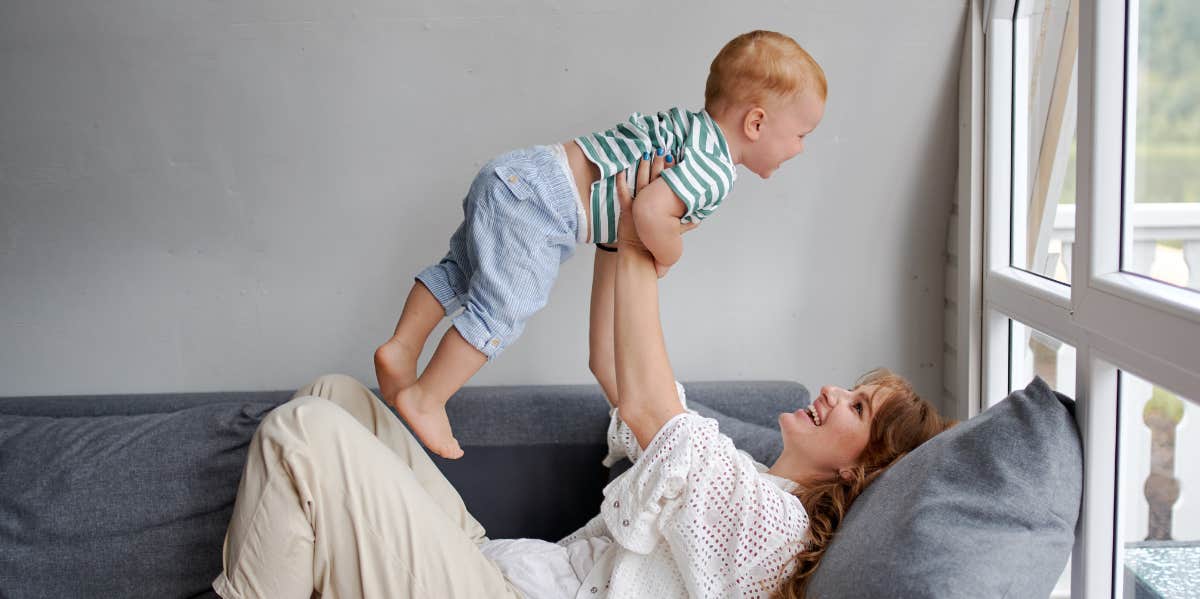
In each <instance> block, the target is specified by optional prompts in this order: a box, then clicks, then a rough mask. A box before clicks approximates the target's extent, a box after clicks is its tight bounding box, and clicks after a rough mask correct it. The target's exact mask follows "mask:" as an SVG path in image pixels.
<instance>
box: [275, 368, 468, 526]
mask: <svg viewBox="0 0 1200 599" xmlns="http://www.w3.org/2000/svg"><path fill="white" fill-rule="evenodd" d="M305 395H315V396H317V397H323V398H325V399H328V400H330V401H332V402H333V403H335V404H337V405H339V406H341V407H342V409H344V410H346V412H348V413H349V414H350V415H351V416H353V417H354V419H355V420H357V421H358V422H359V424H362V425H363V426H364V427H365V428H366V429H367V430H368V431H370V432H371V434H373V435H375V437H376V438H377V439H379V441H380V442H381V443H383V444H384V445H386V446H387V447H388V448H389V449H391V450H392V451H393V452H394V453H395V454H396V455H397V456H399V457H400V459H401V460H403V461H404V463H406V464H408V466H409V468H410V469H411V470H412V473H413V476H415V477H416V479H417V482H419V483H420V484H421V486H422V487H424V489H425V491H426V492H428V493H429V495H430V496H432V497H433V498H434V499H435V500H436V501H437V504H438V505H439V506H441V509H442V511H443V512H445V513H446V515H448V516H449V517H450V518H451V519H452V520H454V521H455V522H456V523H457V524H458V526H459V528H461V529H462V530H463V531H464V532H466V533H467V536H469V537H471V539H472V540H474V541H475V543H477V544H478V543H482V542H484V541H486V540H487V536H486V532H485V531H484V528H483V526H482V525H481V524H479V522H478V521H477V520H475V518H474V517H473V516H471V513H470V512H468V511H467V506H466V505H465V504H464V503H463V500H462V497H461V496H460V495H459V494H458V491H457V490H456V489H455V488H454V485H452V484H450V481H448V480H446V476H445V475H443V474H442V471H441V470H439V469H438V467H437V466H435V465H434V463H433V460H431V459H429V455H428V454H427V453H425V450H424V448H422V447H421V443H420V442H419V441H417V439H416V437H413V435H412V433H411V432H409V430H408V429H407V428H405V427H404V425H403V424H402V423H401V422H400V419H399V418H397V417H396V415H395V414H393V413H392V412H391V410H389V409H388V408H387V406H386V405H385V404H384V403H383V401H382V400H380V399H379V398H378V397H376V396H375V394H374V393H372V392H371V390H370V389H368V388H367V387H366V386H365V385H363V384H362V383H360V382H359V381H358V380H357V379H355V378H354V377H350V376H346V375H344V374H327V375H324V376H321V377H319V378H317V380H315V381H313V382H312V383H311V384H309V385H306V386H304V387H302V388H300V390H298V391H296V395H295V396H293V399H295V398H296V397H303V396H305Z"/></svg>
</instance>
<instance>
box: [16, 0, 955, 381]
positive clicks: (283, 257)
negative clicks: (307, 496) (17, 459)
mask: <svg viewBox="0 0 1200 599" xmlns="http://www.w3.org/2000/svg"><path fill="white" fill-rule="evenodd" d="M964 6H965V0H938V1H928V0H921V1H911V0H910V1H904V2H876V1H865V0H860V1H853V2H837V3H833V2H825V1H821V0H810V1H803V2H794V1H788V2H784V1H776V2H762V3H753V4H741V3H733V2H725V3H720V4H714V5H711V6H701V5H697V4H696V3H692V2H681V1H677V0H672V1H668V2H655V3H641V4H637V5H632V4H625V3H621V4H620V5H619V6H597V5H596V4H595V3H579V4H578V5H574V4H570V3H561V2H546V3H542V2H521V1H507V2H483V1H479V0H454V1H447V2H438V3H434V2H422V3H408V2H393V3H385V2H369V1H365V0H353V1H350V2H336V3H335V2H314V1H288V2H265V1H261V0H260V1H248V2H240V3H239V2H228V1H216V2H158V1H150V0H143V1H135V0H116V1H109V2H92V1H83V0H38V1H33V0H6V1H5V2H3V3H0V90H3V91H2V92H0V307H2V310H0V338H2V339H3V340H4V341H3V343H2V344H0V380H2V381H4V383H5V385H4V389H3V390H2V391H0V395H20V394H57V393H104V392H140V391H172V390H218V389H271V388H288V387H295V386H298V385H300V384H301V383H304V382H305V381H306V380H308V379H311V378H312V377H314V376H315V375H317V374H320V373H324V372H329V371H341V372H346V373H349V374H352V375H355V376H358V377H361V378H362V379H364V380H368V381H370V382H371V383H372V384H373V383H374V373H373V370H372V367H371V354H372V351H373V350H374V348H375V346H376V345H377V344H378V343H379V342H381V341H383V340H384V339H385V338H386V337H387V336H388V335H389V334H390V333H391V330H392V328H393V326H394V324H395V321H396V318H397V316H398V314H399V310H400V308H401V305H402V302H403V299H404V296H405V294H406V292H407V290H408V288H409V286H410V284H411V281H412V279H411V277H412V275H413V274H414V273H415V272H416V271H417V270H419V269H420V268H421V267H422V266H424V265H425V264H427V263H430V262H432V261H435V260H436V259H438V258H439V257H440V256H441V254H442V253H444V251H445V247H446V242H447V238H448V236H449V234H450V232H451V231H452V229H453V228H454V227H455V226H456V224H457V222H458V219H459V218H460V216H461V212H460V202H461V198H462V195H463V193H464V192H465V190H466V188H467V186H468V184H469V182H470V180H471V177H472V176H473V175H474V173H475V172H476V170H477V169H478V167H479V166H480V165H481V164H482V163H484V162H485V161H487V160H488V159H489V158H490V157H492V156H494V155H496V154H498V153H500V152H503V151H505V150H507V149H510V148H516V147H523V146H528V145H533V144H537V143H545V142H552V141H559V140H564V139H568V138H570V137H572V136H574V135H578V134H582V133H585V132H589V131H592V130H596V129H600V128H605V127H608V126H611V125H612V124H614V123H616V122H617V121H619V120H622V119H623V118H624V117H625V116H627V115H628V113H630V112H632V111H634V110H640V111H643V112H645V111H653V110H658V109H662V108H666V107H668V106H672V105H682V106H686V107H691V108H697V107H699V106H700V105H701V104H702V101H703V87H704V79H705V77H706V75H707V68H708V63H709V61H711V59H712V56H713V55H714V54H715V53H716V51H717V50H718V49H719V48H720V46H721V45H722V44H723V43H724V42H725V41H727V40H728V39H729V38H731V37H733V36H734V35H736V34H738V33H741V32H743V31H746V30H749V29H753V28H769V29H776V30H780V31H783V32H785V33H788V34H790V35H793V36H794V37H795V38H796V39H797V40H799V41H800V42H801V43H802V44H803V45H804V46H805V47H806V48H807V49H808V50H809V51H810V52H811V53H812V54H813V55H814V56H815V57H816V58H817V59H818V60H819V61H820V62H821V63H822V65H823V66H824V68H825V70H826V73H827V75H828V78H829V82H830V95H829V103H828V107H827V111H826V116H825V120H824V122H823V124H822V125H821V127H820V128H818V129H817V132H816V133H815V134H814V135H813V136H812V137H811V138H810V140H809V144H808V150H807V152H806V153H805V154H804V155H802V156H800V157H799V158H797V159H796V160H794V161H792V162H791V163H788V164H786V165H785V166H784V167H783V168H782V169H781V170H780V171H779V172H777V173H776V174H775V176H774V177H772V179H770V180H769V181H762V180H759V179H758V178H757V177H756V176H755V175H753V174H752V173H750V172H749V171H746V170H744V169H743V170H742V171H741V173H740V178H739V183H738V186H737V189H736V190H735V192H734V195H733V196H731V198H730V199H729V200H728V201H727V203H726V204H725V205H724V206H723V207H722V209H721V211H720V212H719V213H718V214H717V215H716V216H715V217H714V218H713V219H711V220H710V221H708V222H707V223H705V224H704V226H702V227H701V228H700V229H699V230H698V231H696V232H694V233H692V234H689V236H688V237H687V239H686V251H685V255H684V258H683V260H682V262H681V263H680V264H679V265H678V266H677V267H676V268H675V269H674V270H673V271H672V272H671V274H670V275H669V276H668V278H667V279H665V281H664V283H663V286H662V289H663V292H662V308H663V313H664V321H665V329H666V335H667V339H668V344H669V349H670V353H671V356H672V363H673V365H674V367H675V369H676V374H677V376H678V377H679V378H680V379H684V380H687V379H747V378H784V379H795V380H799V381H801V382H804V383H805V384H808V385H809V386H810V387H812V388H814V389H815V388H816V387H818V386H819V385H821V384H825V383H837V384H848V383H850V382H852V380H853V379H854V377H855V376H856V375H857V374H858V373H860V372H862V371H863V370H864V369H866V368H868V367H871V366H875V365H889V366H891V367H893V368H895V369H897V370H898V371H900V372H902V373H903V374H905V375H907V376H909V377H910V378H912V379H913V380H914V382H915V383H916V385H917V388H918V390H920V391H921V392H923V393H924V394H926V395H927V396H929V397H930V398H937V397H939V396H940V395H941V394H940V391H939V390H940V386H941V383H940V381H941V356H942V310H941V309H942V302H943V299H942V298H943V272H942V266H943V263H944V251H945V247H946V237H945V235H946V233H945V232H946V225H947V218H948V214H949V209H950V205H951V202H952V200H953V190H954V180H955V172H956V171H955V168H956V156H957V154H956V151H957V150H956V145H955V144H956V132H955V123H956V111H957V101H956V95H955V94H956V90H957V79H956V78H957V73H958V61H959V54H960V49H959V47H960V41H961V37H962V27H963V15H964ZM683 8H686V11H680V12H676V10H677V9H683ZM595 36H604V38H605V39H608V40H611V43H609V44H606V45H605V46H603V47H601V48H595V47H592V46H591V45H590V44H589V43H586V42H588V41H591V40H593V39H594V37H595ZM689 38H690V39H692V41H690V42H689V41H685V40H686V39H689ZM574 40H585V42H581V43H574ZM591 260H592V250H591V249H590V248H581V250H580V251H579V252H578V253H577V255H576V257H575V258H574V259H573V260H571V261H570V262H568V263H567V264H566V265H565V266H564V270H563V271H562V274H561V276H560V278H559V280H558V283H557V285H556V287H555V290H554V293H553V296H552V298H551V301H550V305H549V307H547V308H546V309H545V310H544V311H543V312H541V313H539V314H538V315H537V316H536V317H535V318H534V319H533V321H532V322H531V323H530V325H529V327H528V329H527V332H526V334H525V336H524V337H523V338H522V339H521V340H520V342H519V343H518V344H516V345H515V346H513V347H512V348H510V349H509V350H508V351H507V352H506V353H505V354H504V355H503V356H502V357H501V358H500V359H498V360H497V361H495V362H494V363H492V364H490V365H488V366H487V367H485V369H484V370H483V371H482V372H481V373H480V374H479V375H478V376H477V377H476V379H474V382H473V384H508V383H580V382H590V381H591V377H590V374H589V372H588V369H587V350H586V345H587V344H586V323H587V298H588V289H589V285H590V276H591ZM437 334H439V335H440V329H439V333H437Z"/></svg>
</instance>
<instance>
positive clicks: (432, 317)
mask: <svg viewBox="0 0 1200 599" xmlns="http://www.w3.org/2000/svg"><path fill="white" fill-rule="evenodd" d="M445 313H446V312H445V309H444V308H443V307H442V304H441V303H440V302H438V300H437V298H436V297H434V295H433V293H431V292H430V291H429V289H428V288H427V287H425V285H424V283H421V282H420V281H417V282H416V283H413V286H412V290H411V291H409V292H408V299H407V300H405V302H404V311H403V312H401V313H400V321H399V322H398V323H396V332H395V333H393V334H392V338H391V339H388V340H387V342H385V343H384V344H383V345H381V346H379V348H378V349H376V350H375V377H376V378H377V379H378V380H379V394H380V395H382V396H383V400H384V401H385V402H387V403H389V404H393V405H394V404H395V400H396V394H397V393H399V392H400V390H401V389H403V388H405V387H408V386H411V385H412V384H413V383H415V382H417V358H418V357H420V355H421V349H423V348H424V347H425V341H426V340H427V339H428V338H429V334H430V333H432V332H433V328H434V327H436V326H437V324H438V322H441V320H442V316H444V315H445Z"/></svg>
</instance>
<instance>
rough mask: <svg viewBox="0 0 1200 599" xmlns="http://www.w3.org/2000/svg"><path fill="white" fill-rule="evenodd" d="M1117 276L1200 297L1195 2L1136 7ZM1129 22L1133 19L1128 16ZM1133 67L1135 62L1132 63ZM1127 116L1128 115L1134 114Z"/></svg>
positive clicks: (1146, 0) (1199, 28)
mask: <svg viewBox="0 0 1200 599" xmlns="http://www.w3.org/2000/svg"><path fill="white" fill-rule="evenodd" d="M1133 6H1136V7H1137V15H1136V19H1131V20H1130V25H1131V27H1132V26H1134V24H1136V30H1135V31H1134V32H1131V33H1135V34H1136V38H1137V52H1136V56H1131V57H1130V61H1131V63H1133V64H1131V65H1130V69H1129V72H1130V75H1131V76H1133V75H1135V74H1136V80H1133V81H1130V87H1131V88H1133V87H1134V85H1135V84H1136V88H1135V89H1131V94H1130V99H1129V108H1130V109H1133V108H1136V112H1135V115H1136V116H1135V118H1134V119H1133V132H1134V135H1133V140H1134V144H1133V147H1132V148H1130V147H1128V146H1127V147H1126V156H1127V158H1126V159H1127V160H1128V156H1129V153H1130V152H1131V151H1132V154H1133V156H1132V158H1133V169H1131V170H1127V172H1130V173H1131V174H1130V175H1129V176H1130V177H1131V178H1132V185H1130V184H1129V181H1127V182H1126V200H1125V207H1124V210H1125V218H1124V223H1125V227H1124V240H1123V244H1124V245H1123V246H1122V256H1121V268H1122V269H1123V270H1125V271H1128V272H1132V273H1136V274H1140V275H1143V276H1147V277H1151V278H1154V279H1158V280H1160V281H1164V282H1167V283H1171V284H1173V285H1178V286H1180V287H1190V288H1192V289H1200V2H1196V0H1141V1H1140V2H1138V3H1135V4H1133ZM1131 16H1132V15H1131ZM1134 61H1136V62H1134ZM1131 111H1132V110H1131Z"/></svg>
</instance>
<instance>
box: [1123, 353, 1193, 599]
mask: <svg viewBox="0 0 1200 599" xmlns="http://www.w3.org/2000/svg"><path fill="white" fill-rule="evenodd" d="M1120 381H1121V382H1120V385H1121V388H1120V400H1121V414H1120V424H1119V426H1120V442H1119V445H1118V447H1119V452H1120V453H1119V458H1118V468H1119V471H1118V477H1117V486H1118V495H1117V509H1118V510H1119V512H1120V517H1119V518H1118V520H1117V521H1118V522H1119V523H1121V527H1120V529H1119V530H1118V531H1117V535H1118V539H1117V543H1118V544H1119V545H1118V548H1119V550H1121V551H1123V552H1124V557H1123V564H1124V568H1122V570H1123V574H1122V575H1123V576H1124V591H1125V592H1124V594H1125V596H1126V597H1200V569H1197V568H1196V564H1200V509H1197V508H1196V502H1197V501H1198V500H1200V493H1198V491H1200V490H1198V488H1197V485H1200V460H1196V459H1195V457H1194V456H1196V455H1198V452H1200V422H1197V419H1198V418H1200V407H1198V406H1197V405H1196V404H1194V403H1192V402H1191V401H1188V399H1187V398H1182V397H1179V396H1177V395H1175V394H1174V393H1171V392H1170V391H1168V390H1166V389H1163V388H1161V387H1157V386H1155V385H1154V384H1152V383H1149V382H1147V381H1144V380H1142V379H1140V378H1138V377H1136V376H1133V375H1131V374H1129V373H1127V372H1122V373H1121V377H1120ZM1184 456H1192V457H1191V458H1185V457H1184ZM1177 458H1178V459H1177Z"/></svg>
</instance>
